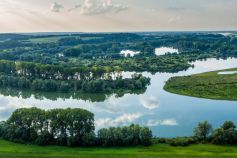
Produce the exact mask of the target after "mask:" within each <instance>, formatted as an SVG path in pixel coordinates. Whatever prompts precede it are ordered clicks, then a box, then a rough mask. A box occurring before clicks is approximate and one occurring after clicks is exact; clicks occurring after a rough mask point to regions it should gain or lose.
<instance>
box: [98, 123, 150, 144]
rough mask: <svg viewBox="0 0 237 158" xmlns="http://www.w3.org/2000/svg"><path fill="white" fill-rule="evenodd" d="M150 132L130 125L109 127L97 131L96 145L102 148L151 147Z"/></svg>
mask: <svg viewBox="0 0 237 158" xmlns="http://www.w3.org/2000/svg"><path fill="white" fill-rule="evenodd" d="M151 138H152V132H151V130H150V129H148V128H145V127H140V126H138V125H131V126H125V127H117V128H115V127H111V128H109V129H101V130H99V131H98V143H99V144H100V145H102V146H131V145H133V146H134V145H140V144H141V145H145V146H149V145H151Z"/></svg>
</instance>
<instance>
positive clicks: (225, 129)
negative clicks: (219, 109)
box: [212, 121, 237, 144]
mask: <svg viewBox="0 0 237 158" xmlns="http://www.w3.org/2000/svg"><path fill="white" fill-rule="evenodd" d="M212 142H213V143H214V144H237V130H236V126H235V124H234V123H233V122H231V121H226V122H225V123H224V124H223V125H222V126H221V127H220V128H218V129H216V130H215V131H214V132H213V134H212Z"/></svg>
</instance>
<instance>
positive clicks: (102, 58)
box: [0, 32, 237, 72]
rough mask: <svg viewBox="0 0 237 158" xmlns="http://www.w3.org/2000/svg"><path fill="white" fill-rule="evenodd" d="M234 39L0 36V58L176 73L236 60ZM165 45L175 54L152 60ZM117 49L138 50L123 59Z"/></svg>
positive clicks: (122, 35)
mask: <svg viewBox="0 0 237 158" xmlns="http://www.w3.org/2000/svg"><path fill="white" fill-rule="evenodd" d="M236 44H237V37H236V35H235V34H233V35H231V36H224V35H221V34H219V33H218V32H210V33H208V32H200V33H192V32H190V33H150V34H146V33H144V34H143V33H111V34H109V33H108V34H99V33H98V34H76V33H74V34H69V33H68V34H64V35H39V34H23V35H19V34H1V35H0V59H5V60H12V61H28V62H34V63H41V64H50V65H59V66H63V67H75V66H76V67H88V68H92V67H98V68H101V67H104V66H109V67H110V68H111V69H113V68H115V67H119V68H121V70H123V71H151V72H157V71H160V72H177V71H180V70H185V69H187V68H188V67H190V66H191V65H189V64H188V61H193V60H197V59H205V58H209V57H218V58H220V57H223V58H225V57H235V56H236V55H237V52H236V47H237V46H236ZM162 46H166V47H174V48H177V49H178V50H179V52H180V53H179V55H177V54H167V55H162V56H156V55H155V49H156V48H159V47H162ZM122 50H133V51H139V52H140V54H138V55H136V56H134V57H124V56H122V55H121V54H120V51H122Z"/></svg>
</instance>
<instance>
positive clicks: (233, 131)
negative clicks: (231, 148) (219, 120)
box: [153, 121, 237, 146]
mask: <svg viewBox="0 0 237 158" xmlns="http://www.w3.org/2000/svg"><path fill="white" fill-rule="evenodd" d="M153 143H166V144H170V145H172V146H188V145H190V144H198V143H202V144H205V143H211V144H216V145H237V128H236V125H235V124H234V122H232V121H225V122H224V123H223V125H221V126H220V127H219V128H217V129H213V127H212V125H211V124H210V123H209V122H207V121H205V122H200V123H198V125H197V127H196V128H195V129H194V132H193V136H191V137H177V138H155V139H154V142H153Z"/></svg>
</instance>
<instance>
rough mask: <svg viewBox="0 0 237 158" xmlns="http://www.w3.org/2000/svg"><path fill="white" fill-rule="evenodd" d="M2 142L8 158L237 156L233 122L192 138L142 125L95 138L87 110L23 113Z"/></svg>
mask: <svg viewBox="0 0 237 158" xmlns="http://www.w3.org/2000/svg"><path fill="white" fill-rule="evenodd" d="M0 136H1V138H2V139H1V140H0V145H1V147H0V156H2V157H22V158H24V157H39V156H40V157H47V158H50V157H73V158H74V157H75V158H77V157H83V158H84V157H89V158H90V157H95V156H96V157H109V158H110V157H111V158H114V157H126V158H129V157H134V156H136V157H144V156H148V157H157V156H158V157H162V158H163V157H164V158H165V157H167V156H168V157H171V158H172V157H182V158H189V157H203V158H204V157H208V156H213V157H217V158H219V157H221V158H223V157H224V158H229V157H235V156H237V155H236V152H237V150H236V146H235V145H237V129H236V126H235V124H234V123H233V122H231V121H226V122H225V123H224V124H223V125H222V126H221V127H220V128H217V129H214V130H213V128H212V125H211V124H209V123H208V122H207V121H205V122H202V123H199V124H198V126H197V127H196V128H195V129H194V135H193V136H192V137H180V138H156V137H152V132H151V131H150V130H149V128H146V127H140V126H138V125H130V126H124V127H110V128H104V129H100V130H99V131H98V132H97V134H95V132H94V118H93V114H92V113H91V112H89V111H86V110H82V109H64V110H63V109H55V110H49V111H45V110H40V109H37V108H30V109H18V110H16V111H15V112H13V114H12V116H11V117H10V118H9V119H8V120H7V121H5V122H2V123H1V124H0ZM4 139H5V140H8V141H12V142H16V143H21V144H15V143H10V142H8V141H5V140H4ZM36 145H40V146H45V147H40V146H36ZM52 145H58V146H52ZM138 145H144V146H146V147H141V146H138ZM220 145H221V146H220ZM230 145H233V146H230ZM59 146H68V147H74V148H68V147H59ZM128 146H130V147H128ZM75 147H77V148H75ZM78 147H83V148H78ZM85 147H86V148H85ZM108 147H109V148H108ZM111 147H112V148H111ZM118 147H119V148H118ZM125 147H126V148H125ZM118 149H119V150H118ZM88 151H90V152H88Z"/></svg>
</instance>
